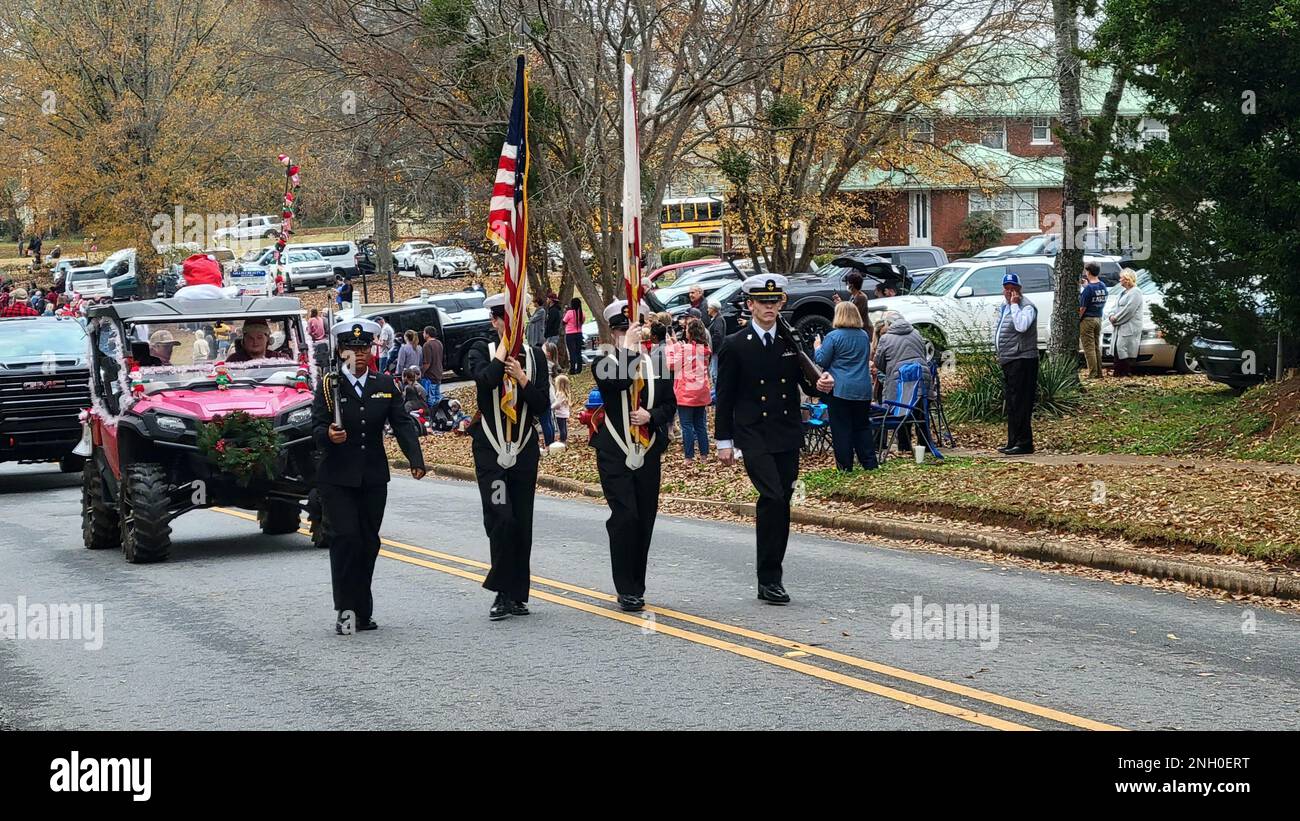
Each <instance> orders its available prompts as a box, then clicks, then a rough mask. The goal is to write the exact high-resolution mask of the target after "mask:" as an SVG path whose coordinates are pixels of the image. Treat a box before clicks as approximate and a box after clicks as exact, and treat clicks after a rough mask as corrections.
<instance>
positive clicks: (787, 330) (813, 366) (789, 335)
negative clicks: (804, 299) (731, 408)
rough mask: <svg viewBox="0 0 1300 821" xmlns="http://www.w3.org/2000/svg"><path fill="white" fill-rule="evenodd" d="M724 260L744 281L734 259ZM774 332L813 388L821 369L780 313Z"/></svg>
mask: <svg viewBox="0 0 1300 821" xmlns="http://www.w3.org/2000/svg"><path fill="white" fill-rule="evenodd" d="M726 259H727V264H728V265H730V266H731V270H733V271H735V272H736V276H738V277H740V278H741V279H742V280H743V279H745V275H744V274H743V273H742V272H741V270H740V269H739V268H737V267H736V261H735V259H734V258H733V257H732V256H730V255H728V256H727V258H726ZM776 332H777V335H778V336H780V337H781V339H782V340H784V342H785V344H787V345H789V346H790V347H791V348H792V349H793V350H794V351H795V353H796V354H797V355H798V356H799V370H800V371H802V372H803V378H804V379H805V380H806V381H807V382H808V384H810V385H814V386H815V385H816V384H817V380H818V379H821V378H822V369H821V368H819V367H817V363H816V362H814V361H812V357H810V356H808V354H807V353H806V352H805V351H804V349H803V345H802V344H801V343H800V342H799V337H798V335H796V334H795V332H794V328H791V327H790V323H789V322H787V321H786V319H785V317H784V316H782V315H781V312H780V311H777V313H776Z"/></svg>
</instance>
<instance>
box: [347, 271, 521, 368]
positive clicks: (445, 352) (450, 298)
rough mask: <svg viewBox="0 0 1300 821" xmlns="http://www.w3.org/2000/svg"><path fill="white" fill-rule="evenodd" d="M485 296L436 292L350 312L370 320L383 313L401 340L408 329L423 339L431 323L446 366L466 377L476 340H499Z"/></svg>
mask: <svg viewBox="0 0 1300 821" xmlns="http://www.w3.org/2000/svg"><path fill="white" fill-rule="evenodd" d="M483 297H484V294H483V293H481V292H479V291H457V292H454V293H442V294H433V295H431V296H429V297H428V298H426V299H423V300H421V299H416V300H412V301H410V302H400V303H385V304H372V305H361V306H358V307H357V308H355V309H354V310H353V311H352V314H351V315H352V316H364V317H366V318H367V319H374V318H375V317H379V316H382V317H383V318H384V319H385V320H386V321H387V322H388V323H389V324H390V325H392V326H393V330H394V331H395V332H396V334H397V339H398V340H400V339H401V338H402V334H403V333H405V332H406V331H407V330H412V331H415V332H416V334H420V335H421V341H422V342H423V332H424V328H425V326H426V325H432V326H433V327H434V328H435V329H436V330H437V333H438V339H440V340H441V341H442V364H443V367H444V368H445V369H446V370H450V371H454V372H455V373H456V374H457V375H458V376H462V377H466V376H468V375H469V362H468V358H469V352H470V349H471V348H472V347H473V345H474V343H475V342H476V341H479V340H482V341H484V342H488V341H495V340H496V331H493V330H492V323H491V321H489V319H488V315H489V312H488V310H487V309H486V308H484V307H482V305H483ZM440 303H441V304H440ZM474 304H477V305H478V307H474ZM346 315H347V314H346V312H345V313H344V314H340V318H345V317H346Z"/></svg>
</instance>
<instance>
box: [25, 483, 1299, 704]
mask: <svg viewBox="0 0 1300 821" xmlns="http://www.w3.org/2000/svg"><path fill="white" fill-rule="evenodd" d="M240 513H242V512H240ZM247 515H248V514H246V513H243V515H242V516H240V515H235V514H233V513H228V512H220V511H215V510H213V511H200V512H195V513H191V514H188V515H186V516H183V517H181V518H180V519H178V520H177V521H176V522H175V523H174V534H173V538H174V543H173V548H172V557H171V559H170V561H168V562H166V563H164V564H158V565H142V566H134V565H128V564H126V563H125V562H124V561H123V559H122V556H121V554H120V553H119V552H116V551H102V552H92V551H89V550H85V549H84V548H83V547H82V545H81V537H80V525H79V516H80V492H79V480H78V478H77V477H72V476H62V475H60V474H58V473H57V471H55V470H52V469H51V468H49V467H46V466H15V465H4V466H0V521H3V528H0V614H2V613H3V608H4V606H5V605H6V604H8V605H15V604H16V603H17V602H18V600H19V597H25V601H26V602H27V603H28V604H29V605H30V604H31V603H45V604H53V603H87V604H101V605H102V606H103V615H104V618H103V643H102V647H101V648H100V649H86V647H85V642H84V641H76V640H57V641H55V640H41V639H35V638H26V639H15V638H5V637H4V635H3V630H2V629H0V727H5V726H10V727H16V728H36V729H135V728H139V729H164V728H176V729H237V728H240V729H244V728H246V729H254V728H267V729H275V728H280V729H331V728H357V729H408V728H409V729H420V728H434V729H444V728H457V729H460V728H463V729H488V728H507V729H527V728H561V729H596V728H599V729H616V728H631V729H661V728H662V729H733V728H734V729H762V728H791V729H970V730H979V729H1016V728H1019V727H1029V728H1038V729H1076V728H1082V729H1099V728H1102V727H1104V726H1116V727H1123V728H1130V729H1160V728H1186V729H1193V728H1203V729H1235V728H1258V729H1295V728H1296V727H1298V726H1300V695H1297V688H1296V684H1297V679H1298V678H1300V675H1298V673H1300V662H1298V661H1297V660H1298V659H1300V619H1298V618H1296V617H1295V616H1292V615H1290V614H1281V613H1277V612H1274V611H1268V610H1262V609H1255V610H1253V611H1247V609H1246V608H1244V607H1242V606H1240V605H1238V604H1228V603H1219V602H1216V601H1214V600H1212V599H1207V598H1195V599H1190V598H1186V597H1182V596H1179V595H1176V594H1171V593H1165V592H1162V591H1158V590H1153V589H1150V588H1146V587H1139V586H1125V585H1116V584H1112V583H1108V582H1101V581H1090V580H1085V579H1079V578H1073V577H1067V576H1058V575H1053V574H1050V573H1040V572H1034V571H1028V570H1023V569H1020V568H1013V567H1005V568H1004V567H1002V566H999V565H995V564H989V563H984V562H978V561H966V560H961V559H955V558H951V557H948V556H943V555H937V554H928V553H924V552H915V551H907V552H903V551H898V550H892V549H886V548H877V547H872V546H864V545H861V544H851V543H846V542H837V541H833V540H828V539H822V538H814V537H809V536H802V535H795V536H793V537H792V539H791V545H790V552H789V555H788V556H787V559H786V587H787V588H788V589H789V591H790V593H791V595H792V596H793V597H794V602H793V603H792V604H791V605H790V606H788V607H772V606H769V605H764V604H762V603H760V602H758V601H756V600H755V595H754V594H755V590H754V579H753V573H754V571H753V563H754V546H753V531H752V528H751V527H745V526H742V525H737V524H728V523H721V522H710V521H699V520H692V519H682V518H675V517H667V516H664V517H660V520H659V524H658V527H657V530H656V536H655V543H654V547H653V549H652V552H651V565H650V573H649V586H650V589H649V591H648V593H647V601H648V603H649V604H650V605H652V607H654V608H656V609H657V610H658V612H656V613H655V614H654V615H653V621H651V620H650V619H649V618H642V617H640V616H638V615H628V614H623V613H621V612H619V611H618V610H617V608H615V607H614V606H613V605H612V603H611V599H612V596H611V595H610V594H612V592H613V586H612V582H611V580H610V576H609V556H608V547H607V542H606V537H605V530H604V520H605V516H606V511H605V508H604V507H603V506H601V505H600V504H598V503H593V502H588V501H570V500H564V499H556V498H550V497H545V496H543V497H539V500H538V504H537V528H536V544H535V548H534V554H533V572H534V575H535V582H534V588H533V591H534V593H533V599H532V603H531V606H532V610H533V614H532V615H531V616H527V617H516V618H512V619H508V620H506V621H502V622H495V623H489V621H488V619H487V610H488V607H489V605H490V604H491V600H492V594H491V593H489V592H488V591H485V590H483V589H482V588H481V587H480V583H479V582H480V579H481V575H482V573H483V569H482V563H483V562H486V561H487V558H488V550H487V543H486V539H485V536H484V534H483V528H482V520H481V515H480V508H479V500H478V495H477V489H476V488H474V487H473V486H472V485H469V484H465V483H457V482H449V481H442V480H433V479H426V480H424V481H423V482H419V483H416V482H414V481H412V480H411V479H409V478H408V477H400V478H395V480H394V482H393V484H392V485H391V486H390V494H389V507H388V514H387V518H386V520H385V525H384V536H385V537H386V538H387V539H389V540H391V541H392V542H394V543H395V544H389V545H387V546H386V547H385V554H384V556H383V557H382V558H381V559H380V561H379V564H378V567H377V569H376V573H375V584H374V591H375V598H376V612H375V618H376V620H377V621H378V622H379V623H380V629H379V630H378V631H375V632H373V633H363V634H359V635H356V636H351V637H339V636H336V635H335V634H334V631H333V623H334V614H333V612H332V610H331V599H330V584H329V565H328V558H327V556H326V555H325V554H324V553H323V552H321V551H317V550H315V549H313V548H312V547H311V545H310V542H309V540H308V539H307V537H305V536H302V535H287V536H275V537H266V536H262V535H261V534H260V533H259V532H258V529H257V526H256V524H255V523H254V522H252V521H249V520H248V518H246V517H247ZM543 580H545V581H543ZM916 596H921V597H922V599H923V603H927V604H928V603H935V604H939V605H956V604H961V605H966V604H971V605H997V607H998V623H997V624H998V631H997V634H996V635H997V643H996V647H994V646H991V643H990V642H989V641H988V636H989V634H988V633H986V634H985V640H984V641H983V642H981V640H980V639H979V638H977V637H966V636H954V637H951V638H913V639H909V638H897V637H895V635H894V634H898V633H900V632H901V628H902V622H908V623H914V621H913V620H911V619H907V618H900V616H899V615H898V613H897V611H895V610H894V608H896V607H899V606H904V605H906V606H909V607H910V606H912V605H913V604H914V602H915V598H914V597H916ZM986 612H990V613H991V611H986ZM925 615H928V614H925ZM984 626H985V627H986V628H991V627H992V622H991V621H986V622H985V623H984ZM1243 626H1246V627H1247V628H1248V629H1246V630H1243ZM1251 626H1253V632H1250V631H1249V628H1250V627H1251ZM2 627H3V623H2V622H0V628H2ZM982 643H983V644H984V645H985V646H984V647H983V648H982V647H981V644H982Z"/></svg>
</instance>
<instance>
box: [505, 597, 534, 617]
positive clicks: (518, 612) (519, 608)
mask: <svg viewBox="0 0 1300 821" xmlns="http://www.w3.org/2000/svg"><path fill="white" fill-rule="evenodd" d="M530 612H531V611H530V610H529V609H528V602H522V601H512V602H510V615H512V616H527V615H528V614H529V613H530Z"/></svg>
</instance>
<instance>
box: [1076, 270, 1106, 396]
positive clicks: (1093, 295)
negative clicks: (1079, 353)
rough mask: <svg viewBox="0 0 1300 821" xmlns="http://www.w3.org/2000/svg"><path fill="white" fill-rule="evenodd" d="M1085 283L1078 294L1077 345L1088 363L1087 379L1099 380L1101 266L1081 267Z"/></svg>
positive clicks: (1103, 303) (1103, 304)
mask: <svg viewBox="0 0 1300 821" xmlns="http://www.w3.org/2000/svg"><path fill="white" fill-rule="evenodd" d="M1083 273H1084V277H1085V278H1086V279H1087V283H1086V284H1085V285H1084V286H1083V290H1082V291H1080V292H1079V345H1080V346H1081V347H1082V348H1083V358H1084V359H1085V360H1087V362H1088V377H1089V378H1090V379H1101V312H1102V309H1103V308H1105V307H1106V284H1105V283H1104V282H1102V281H1101V279H1100V276H1101V266H1100V265H1098V264H1097V263H1095V262H1089V263H1088V264H1087V265H1084V266H1083Z"/></svg>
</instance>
